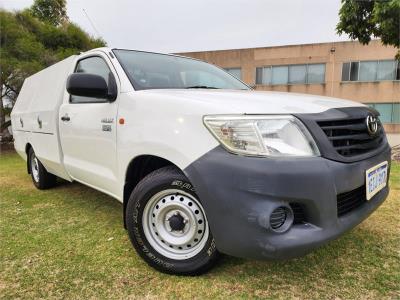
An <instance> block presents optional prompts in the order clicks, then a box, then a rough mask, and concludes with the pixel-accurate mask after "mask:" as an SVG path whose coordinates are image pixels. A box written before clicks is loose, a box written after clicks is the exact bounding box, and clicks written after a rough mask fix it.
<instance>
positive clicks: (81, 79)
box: [67, 73, 117, 101]
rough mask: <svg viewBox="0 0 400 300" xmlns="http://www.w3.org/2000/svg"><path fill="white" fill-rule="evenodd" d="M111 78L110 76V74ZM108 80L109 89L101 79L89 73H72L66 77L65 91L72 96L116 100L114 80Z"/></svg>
mask: <svg viewBox="0 0 400 300" xmlns="http://www.w3.org/2000/svg"><path fill="white" fill-rule="evenodd" d="M111 76H112V74H111ZM113 77H114V76H112V79H110V78H109V81H110V83H111V84H110V89H109V87H108V85H107V83H106V81H105V80H104V78H103V77H101V76H99V75H95V74H89V73H73V74H71V75H69V76H68V80H67V91H68V93H70V94H71V95H74V96H83V97H92V98H100V99H108V100H110V101H114V100H115V99H116V98H117V89H116V84H115V79H114V78H113Z"/></svg>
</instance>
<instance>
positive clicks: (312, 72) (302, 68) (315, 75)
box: [256, 64, 325, 85]
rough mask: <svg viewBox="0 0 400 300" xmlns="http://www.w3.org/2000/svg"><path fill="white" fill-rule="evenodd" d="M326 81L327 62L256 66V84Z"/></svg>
mask: <svg viewBox="0 0 400 300" xmlns="http://www.w3.org/2000/svg"><path fill="white" fill-rule="evenodd" d="M312 83H325V64H299V65H284V66H267V67H259V68H256V84H264V85H282V84H283V85H288V84H312Z"/></svg>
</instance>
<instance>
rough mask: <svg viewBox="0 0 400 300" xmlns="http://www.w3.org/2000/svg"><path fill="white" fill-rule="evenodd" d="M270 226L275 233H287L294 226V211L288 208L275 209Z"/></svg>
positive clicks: (270, 218) (270, 219)
mask: <svg viewBox="0 0 400 300" xmlns="http://www.w3.org/2000/svg"><path fill="white" fill-rule="evenodd" d="M269 224H270V227H271V229H272V230H273V231H276V232H285V231H286V230H288V229H289V228H290V227H291V226H292V224H293V211H292V209H291V208H290V207H287V206H280V207H278V208H275V209H274V210H273V211H272V213H271V215H270V217H269Z"/></svg>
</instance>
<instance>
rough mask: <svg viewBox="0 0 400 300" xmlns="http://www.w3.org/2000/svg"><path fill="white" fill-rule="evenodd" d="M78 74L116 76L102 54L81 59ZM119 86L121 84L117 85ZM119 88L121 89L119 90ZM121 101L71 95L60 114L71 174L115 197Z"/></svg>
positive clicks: (77, 66)
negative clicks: (118, 115)
mask: <svg viewBox="0 0 400 300" xmlns="http://www.w3.org/2000/svg"><path fill="white" fill-rule="evenodd" d="M75 72H83V73H91V74H96V75H100V76H102V77H103V78H104V79H105V80H106V82H110V81H109V78H110V77H111V76H114V78H115V79H117V78H118V77H117V76H115V75H116V74H115V73H114V72H115V71H114V69H113V67H112V64H111V62H110V61H109V59H108V58H107V57H106V56H105V55H102V54H97V55H95V56H93V55H92V56H88V57H84V58H82V59H80V60H79V61H78V62H77V64H76V68H75ZM118 85H119V83H118V82H117V86H118ZM118 88H119V87H118ZM117 110H118V98H117V99H116V100H115V101H112V102H110V101H109V100H107V99H99V98H92V97H81V96H72V95H71V96H68V97H67V99H64V103H63V104H62V105H61V107H60V111H59V122H60V123H59V124H60V138H61V145H62V151H63V154H64V165H65V168H66V170H67V172H68V173H69V175H70V176H71V177H72V178H73V179H74V180H77V181H80V182H82V183H85V184H87V185H90V186H92V187H94V188H97V189H99V190H101V191H104V192H106V193H108V194H110V195H112V196H115V195H117V194H118V193H117V187H118V185H117V174H118V172H117V171H118V170H117V151H116V134H117V133H116V130H117V125H116V123H117V122H116V120H117Z"/></svg>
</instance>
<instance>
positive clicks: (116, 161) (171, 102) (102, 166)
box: [11, 48, 361, 201]
mask: <svg viewBox="0 0 400 300" xmlns="http://www.w3.org/2000/svg"><path fill="white" fill-rule="evenodd" d="M110 53H111V49H108V48H101V49H95V50H92V51H88V52H86V53H83V54H81V55H79V56H71V57H69V58H67V59H65V60H63V61H61V62H59V63H56V64H54V65H52V66H50V67H48V68H46V69H44V70H42V71H40V72H39V73H37V74H34V75H32V76H31V77H29V78H27V79H26V80H25V82H24V85H23V87H22V90H21V93H20V95H19V97H18V100H17V102H16V105H15V107H14V109H13V111H12V114H11V118H12V124H13V132H14V139H15V148H16V150H17V152H18V153H19V154H20V155H21V156H22V157H23V158H24V159H26V157H27V156H26V146H27V145H28V144H29V145H31V146H32V147H33V149H34V151H35V153H36V156H37V157H38V158H39V160H40V161H41V162H42V163H43V165H44V167H45V168H46V169H47V171H48V172H50V173H53V174H55V175H57V176H59V177H61V178H64V179H66V180H69V181H73V180H76V181H79V182H81V183H83V184H86V185H88V186H91V187H93V188H95V189H97V190H100V191H102V192H104V193H107V194H108V195H110V196H112V197H114V198H116V199H118V200H119V201H123V187H124V183H125V176H126V172H127V168H128V165H129V163H130V162H131V161H132V160H133V159H134V158H135V157H138V156H140V155H154V156H158V157H161V158H164V159H166V160H168V161H170V162H172V163H173V164H175V165H176V166H178V167H179V168H180V169H181V170H183V169H185V168H186V167H187V166H188V165H189V164H191V163H192V162H193V161H195V160H196V159H198V158H199V157H200V156H202V155H203V154H205V153H207V152H208V151H210V150H211V149H213V148H214V147H216V146H217V145H218V144H219V143H218V142H217V140H216V139H215V138H214V137H213V136H212V135H211V134H210V132H209V131H208V130H207V129H206V127H205V126H204V124H203V120H202V118H203V116H205V115H215V114H294V113H319V112H323V111H326V110H328V109H330V108H339V107H351V106H358V107H359V106H361V105H360V104H359V103H354V102H351V101H345V100H340V99H334V98H326V97H319V96H311V95H300V94H288V93H277V92H255V91H250V90H249V91H235V90H231V91H229V90H202V89H196V90H194V89H191V90H179V89H176V90H173V89H172V90H169V89H158V90H141V91H135V90H134V88H133V87H132V85H131V83H130V82H129V79H128V77H127V76H126V74H125V72H124V71H123V69H122V67H121V65H120V64H119V62H118V60H117V59H116V58H115V57H114V56H111V55H110ZM94 55H96V56H100V57H101V58H103V59H104V61H105V62H106V63H107V64H108V66H109V68H110V69H111V71H112V73H113V74H114V76H115V78H116V81H117V88H118V97H117V99H116V101H113V102H107V103H79V104H72V103H70V102H69V98H70V95H69V94H68V92H67V91H66V88H65V86H66V81H67V77H68V75H70V74H71V73H73V72H74V68H75V66H76V63H77V61H79V60H81V59H83V58H85V57H90V56H94ZM63 115H69V116H70V118H71V121H70V122H63V121H61V120H60V118H61V117H62V116H63ZM120 118H123V119H124V121H125V123H124V124H123V125H121V124H119V119H120ZM104 121H106V123H107V125H111V131H103V130H102V126H103V125H105V124H106V123H104Z"/></svg>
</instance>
